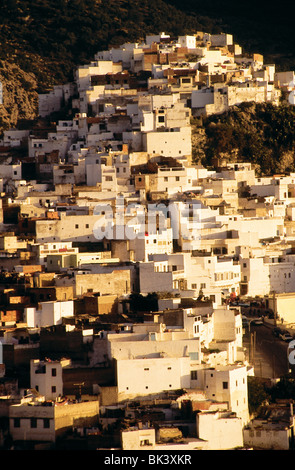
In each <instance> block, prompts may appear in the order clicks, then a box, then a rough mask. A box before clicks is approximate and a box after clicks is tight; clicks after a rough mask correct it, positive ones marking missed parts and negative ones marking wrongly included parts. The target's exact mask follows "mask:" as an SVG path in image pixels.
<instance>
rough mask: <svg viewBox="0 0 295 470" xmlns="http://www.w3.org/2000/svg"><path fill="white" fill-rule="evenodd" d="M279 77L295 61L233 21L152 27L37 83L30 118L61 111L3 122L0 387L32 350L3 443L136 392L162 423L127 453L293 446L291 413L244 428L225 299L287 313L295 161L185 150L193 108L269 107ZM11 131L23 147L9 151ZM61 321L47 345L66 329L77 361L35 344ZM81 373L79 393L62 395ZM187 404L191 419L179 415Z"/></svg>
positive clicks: (234, 314)
mask: <svg viewBox="0 0 295 470" xmlns="http://www.w3.org/2000/svg"><path fill="white" fill-rule="evenodd" d="M293 85H294V73H293V72H284V73H276V71H275V66H274V65H265V64H264V63H263V57H262V56H261V55H259V54H253V55H251V56H250V55H247V54H244V53H243V51H242V49H241V47H240V46H239V45H237V44H235V43H234V42H233V38H232V36H231V35H229V34H218V35H210V34H205V33H200V32H199V33H196V34H195V35H192V36H181V37H178V38H171V37H170V36H169V35H166V34H164V33H161V34H159V35H155V36H147V37H146V40H145V42H144V43H142V44H139V43H134V44H129V43H128V44H124V45H122V46H121V47H119V48H116V49H110V50H108V51H101V52H98V53H97V54H96V56H95V58H94V61H93V62H92V63H91V64H88V65H83V66H81V67H79V68H78V69H77V70H76V73H75V80H74V82H73V83H69V84H66V85H61V86H56V87H54V89H53V90H52V91H51V92H50V93H48V94H46V95H40V96H39V115H40V117H41V118H44V119H47V118H48V117H49V116H50V115H51V114H52V113H58V112H60V110H61V108H62V106H64V105H67V106H68V109H71V110H72V111H73V112H72V114H71V116H72V117H71V118H69V119H67V120H58V122H57V123H55V124H54V125H53V124H52V123H51V126H50V127H48V128H45V127H43V128H42V126H41V124H40V123H39V125H37V126H34V127H33V128H32V129H28V130H19V129H10V130H8V131H5V132H4V137H3V140H2V142H1V144H2V147H1V162H0V186H1V188H0V189H1V199H0V202H1V210H0V213H1V230H2V236H1V238H0V266H1V273H0V282H1V310H0V320H1V324H2V329H1V337H0V340H1V343H0V344H1V348H2V349H1V351H2V352H3V354H2V356H0V365H2V369H1V370H2V371H3V373H2V377H0V379H1V380H2V382H3V384H4V383H5V377H6V375H5V370H6V371H7V370H9V368H10V367H12V365H13V364H16V363H17V364H21V363H22V362H21V359H20V356H22V358H24V357H27V363H28V364H29V370H28V378H27V382H26V381H24V383H25V384H27V386H26V387H23V388H21V387H18V388H17V391H16V390H14V392H13V391H12V388H11V390H10V392H11V393H7V394H6V395H7V396H6V397H5V393H4V392H3V390H4V389H5V390H7V389H8V385H7V384H6V386H5V385H3V387H4V388H3V390H2V389H1V388H0V391H1V394H2V396H0V398H1V402H0V415H1V413H2V416H6V417H7V418H8V420H9V432H10V435H11V436H12V439H13V440H14V441H17V442H19V441H30V440H31V441H38V442H39V443H40V442H42V441H43V442H46V443H50V442H51V443H52V442H53V443H54V442H55V441H56V439H57V438H58V437H59V436H60V435H62V433H63V432H64V431H65V430H66V429H76V432H78V431H79V430H80V429H82V428H85V429H86V428H87V429H88V431H89V433H91V429H92V433H95V432H94V431H93V429H95V426H96V425H98V424H99V425H100V428H102V430H103V429H105V428H107V427H108V426H110V425H112V424H114V423H116V422H117V421H118V419H124V420H125V421H126V420H128V419H129V421H132V418H135V417H136V416H138V410H137V412H136V410H135V408H132V406H131V405H132V403H133V402H137V403H138V402H139V403H141V402H142V403H144V404H145V406H148V409H149V412H150V414H151V415H152V414H153V413H154V414H156V415H157V416H158V415H159V414H160V415H161V419H160V418H158V419H157V420H156V422H157V425H153V423H152V422H150V421H148V420H147V421H145V422H142V421H140V419H139V420H138V419H137V424H136V425H133V426H131V425H130V426H129V427H127V428H125V429H124V430H122V431H121V442H120V446H121V447H122V448H123V449H166V450H169V449H172V448H173V449H178V448H181V449H182V450H183V449H232V448H242V447H243V446H244V445H250V446H255V445H258V446H259V447H263V445H266V446H272V447H273V448H276V447H277V448H286V447H288V446H289V437H290V433H291V428H292V426H293V424H292V420H293V413H291V415H290V416H291V417H290V419H289V418H288V419H289V424H288V426H287V427H286V424H285V421H283V424H282V425H281V426H278V425H277V424H276V427H275V428H273V429H269V430H268V434H267V436H268V437H267V440H264V441H263V440H261V439H260V438H259V437H257V440H256V441H255V432H256V431H255V430H253V429H255V426H254V424H253V423H252V422H250V415H249V407H248V389H247V378H248V376H249V375H253V374H254V372H253V367H252V366H251V364H249V362H248V360H247V358H248V356H247V354H246V350H245V348H244V347H243V330H242V318H241V312H240V309H239V308H238V307H235V308H232V307H229V305H228V304H227V303H226V299H228V298H230V297H234V296H240V295H241V296H248V297H249V298H253V297H255V296H257V297H260V298H263V299H267V300H268V301H269V306H271V305H272V307H273V309H274V310H276V314H277V315H278V316H279V317H281V321H282V322H284V323H285V324H288V325H291V324H292V323H295V317H294V314H293V310H292V309H290V305H292V303H293V302H294V297H293V293H294V292H295V269H294V266H295V251H294V245H295V174H289V175H273V176H270V177H257V176H256V174H255V171H254V169H253V168H252V167H251V164H249V163H225V164H220V165H219V166H218V167H216V169H215V170H209V169H207V168H204V167H203V166H201V165H196V164H194V163H193V162H192V135H191V118H192V116H201V115H202V114H205V115H209V114H214V113H221V112H223V111H225V110H227V109H229V107H231V106H233V105H238V104H240V103H242V102H245V101H248V102H252V101H254V102H271V103H274V104H278V103H279V99H280V96H281V92H282V90H283V91H284V92H287V93H288V97H289V98H288V99H289V102H290V105H292V104H293V101H292V100H293V99H294V86H293ZM4 98H5V97H4ZM24 143H25V144H26V145H27V148H28V155H27V157H26V158H23V159H15V158H13V151H14V150H15V149H17V148H19V147H21V146H23V145H24ZM134 294H138V295H141V296H142V298H143V299H144V298H146V299H148V298H149V294H150V297H151V296H152V295H154V294H157V307H158V308H157V309H155V311H154V313H152V312H151V311H150V312H146V314H147V313H149V315H148V316H145V317H144V320H143V321H141V322H138V321H136V320H132V319H131V320H130V316H128V314H129V313H130V308H129V307H128V305H130V304H129V303H128V302H129V299H130V298H131V297H132V295H134ZM274 299H275V300H276V301H277V304H276V307H274V305H273V304H271V302H273V300H274ZM113 313H115V315H117V317H115V318H119V319H120V320H119V321H117V322H116V321H115V320H114V316H112V315H113ZM133 313H134V312H133ZM79 315H80V316H79ZM83 315H84V316H85V317H86V316H87V318H88V324H87V326H85V325H84V324H83V326H82V327H81V324H82V323H83V322H82V321H81V323H80V324H79V325H78V323H77V321H76V319H77V318H78V317H79V318H81V317H83ZM134 318H135V317H134ZM97 319H101V322H100V323H99V321H98V322H97ZM124 319H125V321H124ZM94 323H95V326H94ZM114 323H116V325H115V326H114ZM99 325H100V327H99ZM110 325H111V327H110ZM59 328H61V329H62V332H63V336H62V338H63V340H61V339H60V341H61V344H64V345H66V344H68V343H67V340H66V338H71V340H72V338H74V337H75V338H76V336H74V335H75V334H77V338H79V339H76V340H75V341H77V343H75V344H79V348H81V351H82V350H83V351H84V356H83V360H81V363H80V366H79V359H77V358H74V359H73V357H67V355H68V350H67V349H65V350H64V352H63V355H64V358H62V359H61V358H60V359H56V358H55V359H52V358H51V359H48V357H43V355H42V352H43V353H44V344H46V345H47V344H49V343H50V341H49V337H50V338H51V336H50V335H51V334H52V339H51V343H50V344H51V347H52V348H53V349H52V351H54V348H56V347H57V344H58V341H59V340H58V339H56V340H54V333H55V332H56V335H57V336H56V338H60V335H61V333H60V330H59ZM20 329H21V330H22V335H20V334H19V331H20ZM24 330H25V333H23V331H24ZM78 330H79V332H78ZM57 331H58V333H57ZM79 334H80V336H79ZM35 335H39V338H40V343H39V342H38V341H36V340H35V341H33V339H32V338H33V337H34V338H35ZM24 337H25V339H24ZM41 340H42V341H41ZM46 341H47V343H46ZM62 341H64V343H62ZM40 344H41V346H42V347H41V349H40V347H39V346H40ZM83 348H84V349H83ZM85 351H86V352H87V354H86V353H85ZM59 352H60V351H59ZM30 354H31V355H30ZM46 354H47V356H50V349H47V350H46ZM81 354H82V353H81ZM85 354H86V356H87V360H86V362H85ZM11 357H14V359H13V360H12V359H11ZM80 359H81V358H80ZM1 362H2V364H1ZM85 364H86V365H85ZM79 368H81V370H82V371H83V373H84V374H85V377H86V376H87V377H88V375H87V371H88V372H89V370H90V369H91V371H92V372H93V371H94V372H93V374H94V375H93V376H92V378H91V379H89V381H90V382H89V383H88V389H87V392H85V391H83V387H84V386H85V381H86V379H84V380H83V374H82V376H81V377H82V379H81V377H80V378H78V377H76V375H75V373H77V371H78V370H79ZM87 380H88V379H87ZM70 381H71V384H72V387H70V386H69V382H70ZM2 382H0V384H2ZM78 383H80V387H81V390H80V391H81V394H82V398H83V396H84V398H85V397H86V398H87V401H85V400H83V399H82V400H76V399H74V398H75V393H74V392H73V390H74V389H75V386H76V388H77V384H78ZM89 384H90V385H89ZM74 385H75V386H74ZM5 387H6V388H5ZM25 389H30V393H28V394H27V395H25V394H24V390H25ZM180 391H181V392H180ZM18 396H21V398H19V399H18ZM65 396H67V399H66V398H65ZM80 398H81V397H80ZM5 400H6V401H5ZM188 402H190V403H191V407H192V409H193V411H195V412H196V413H195V414H194V420H193V421H188V420H185V418H184V414H185V413H184V409H185V406H186V405H187V403H188ZM5 403H6V405H7V406H5ZM161 403H162V405H163V406H162V407H161V406H160V405H161ZM164 405H165V406H164ZM1 410H2V411H1ZM118 417H119V418H118ZM251 423H252V424H251ZM249 426H250V427H249ZM251 426H252V427H251ZM269 426H270V424H269ZM181 430H182V431H181ZM184 430H186V432H184ZM79 432H80V431H79ZM100 432H103V431H101V429H100ZM259 432H261V430H260V431H259ZM185 435H186V437H184V436H185ZM257 436H258V434H257ZM2 437H3V436H2ZM172 441H174V442H173V444H171V442H172ZM169 443H170V444H169ZM179 446H180V447H179Z"/></svg>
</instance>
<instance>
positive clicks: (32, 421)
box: [31, 418, 37, 428]
mask: <svg viewBox="0 0 295 470" xmlns="http://www.w3.org/2000/svg"><path fill="white" fill-rule="evenodd" d="M36 427H37V418H31V428H36Z"/></svg>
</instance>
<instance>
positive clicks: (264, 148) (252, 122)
mask: <svg viewBox="0 0 295 470" xmlns="http://www.w3.org/2000/svg"><path fill="white" fill-rule="evenodd" d="M193 129H194V132H195V133H198V130H200V129H202V132H204V131H205V135H204V137H203V138H202V139H201V140H200V141H199V142H198V144H196V146H195V152H194V155H195V160H196V161H198V160H200V161H201V162H202V163H203V164H204V165H206V166H212V165H213V159H214V157H226V158H227V159H228V160H229V161H247V162H251V163H253V165H254V166H255V167H256V169H257V171H258V173H259V174H264V175H268V174H273V173H282V172H290V171H292V172H293V171H295V108H294V107H293V106H289V105H287V104H281V105H279V106H276V105H272V104H270V103H257V104H255V103H242V104H241V105H240V106H234V107H233V108H231V109H229V110H228V111H227V112H225V113H223V114H219V115H212V116H209V117H206V118H203V120H202V123H201V125H200V124H199V121H197V122H196V123H195V124H194V122H193Z"/></svg>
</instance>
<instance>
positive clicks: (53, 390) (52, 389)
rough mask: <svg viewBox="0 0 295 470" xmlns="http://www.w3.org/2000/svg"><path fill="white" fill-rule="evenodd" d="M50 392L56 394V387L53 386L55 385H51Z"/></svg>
mask: <svg viewBox="0 0 295 470" xmlns="http://www.w3.org/2000/svg"><path fill="white" fill-rule="evenodd" d="M51 392H52V393H55V392H56V386H55V385H52V387H51Z"/></svg>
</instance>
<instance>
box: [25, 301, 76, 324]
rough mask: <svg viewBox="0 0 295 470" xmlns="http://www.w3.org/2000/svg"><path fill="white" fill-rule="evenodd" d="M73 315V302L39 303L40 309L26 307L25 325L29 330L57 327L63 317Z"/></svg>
mask: <svg viewBox="0 0 295 470" xmlns="http://www.w3.org/2000/svg"><path fill="white" fill-rule="evenodd" d="M73 315H74V302H73V300H66V301H49V302H40V309H37V308H36V307H26V308H25V311H24V316H25V323H26V324H27V325H28V327H31V328H42V327H46V326H52V325H59V324H61V322H62V318H63V317H72V316H73Z"/></svg>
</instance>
